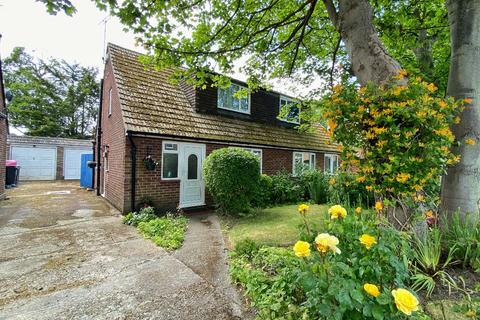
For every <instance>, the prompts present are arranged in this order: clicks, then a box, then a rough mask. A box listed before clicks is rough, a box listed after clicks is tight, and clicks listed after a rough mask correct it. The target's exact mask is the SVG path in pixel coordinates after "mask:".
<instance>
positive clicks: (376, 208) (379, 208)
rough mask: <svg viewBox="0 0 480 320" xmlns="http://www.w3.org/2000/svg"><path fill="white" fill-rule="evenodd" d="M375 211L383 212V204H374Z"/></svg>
mask: <svg viewBox="0 0 480 320" xmlns="http://www.w3.org/2000/svg"><path fill="white" fill-rule="evenodd" d="M375 210H377V211H381V210H383V203H381V202H380V201H377V202H375Z"/></svg>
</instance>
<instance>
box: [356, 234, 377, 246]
mask: <svg viewBox="0 0 480 320" xmlns="http://www.w3.org/2000/svg"><path fill="white" fill-rule="evenodd" d="M358 240H360V243H361V244H363V245H364V246H365V248H367V249H370V248H371V247H372V246H373V245H374V244H377V239H376V238H375V237H373V236H371V235H369V234H362V236H361V237H360V238H359V239H358Z"/></svg>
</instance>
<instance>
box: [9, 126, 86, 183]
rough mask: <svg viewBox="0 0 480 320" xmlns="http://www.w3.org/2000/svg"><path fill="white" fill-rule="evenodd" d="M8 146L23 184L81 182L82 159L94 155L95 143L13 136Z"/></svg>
mask: <svg viewBox="0 0 480 320" xmlns="http://www.w3.org/2000/svg"><path fill="white" fill-rule="evenodd" d="M7 146H8V148H7V149H8V159H12V160H16V161H17V165H18V166H20V176H19V180H20V181H27V180H64V179H65V180H79V179H80V172H81V158H82V155H83V154H92V142H91V141H90V140H82V139H68V138H56V137H32V136H16V135H9V136H8V138H7Z"/></svg>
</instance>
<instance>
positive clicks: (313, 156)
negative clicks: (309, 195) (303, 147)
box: [292, 151, 317, 177]
mask: <svg viewBox="0 0 480 320" xmlns="http://www.w3.org/2000/svg"><path fill="white" fill-rule="evenodd" d="M306 154H308V160H309V162H310V163H309V168H308V169H309V170H314V169H316V167H317V155H316V153H314V152H301V151H294V152H293V156H292V175H293V176H294V177H296V176H298V174H299V173H300V172H295V157H296V156H297V155H300V156H301V157H302V164H303V158H304V156H305V155H306ZM312 159H313V161H312Z"/></svg>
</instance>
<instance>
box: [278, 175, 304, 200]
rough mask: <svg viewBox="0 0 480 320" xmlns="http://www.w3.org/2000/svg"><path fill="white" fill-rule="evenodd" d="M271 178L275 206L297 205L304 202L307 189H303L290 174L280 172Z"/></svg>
mask: <svg viewBox="0 0 480 320" xmlns="http://www.w3.org/2000/svg"><path fill="white" fill-rule="evenodd" d="M271 178H272V200H273V203H274V204H284V203H297V202H299V201H302V200H303V195H304V193H305V188H302V187H301V186H300V184H299V182H298V180H296V179H294V178H293V177H292V175H291V174H290V173H288V172H285V171H280V172H278V173H277V174H275V175H273V176H271Z"/></svg>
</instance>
